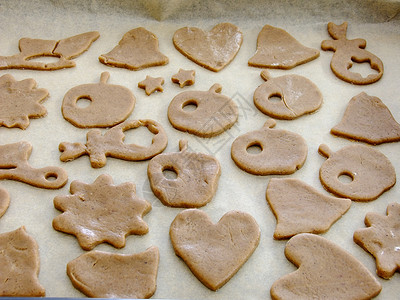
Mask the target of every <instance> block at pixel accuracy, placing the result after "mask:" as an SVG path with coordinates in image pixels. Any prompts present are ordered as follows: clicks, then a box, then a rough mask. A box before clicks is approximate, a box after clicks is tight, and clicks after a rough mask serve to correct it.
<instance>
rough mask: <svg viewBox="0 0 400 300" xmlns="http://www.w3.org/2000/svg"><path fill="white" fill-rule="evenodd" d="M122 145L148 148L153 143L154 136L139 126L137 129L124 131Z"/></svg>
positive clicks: (145, 128)
mask: <svg viewBox="0 0 400 300" xmlns="http://www.w3.org/2000/svg"><path fill="white" fill-rule="evenodd" d="M124 135H125V137H124V144H126V145H132V144H133V145H138V146H143V147H150V146H151V144H152V143H153V138H154V134H152V133H151V132H150V131H149V130H148V129H147V127H146V126H139V127H137V128H133V129H129V130H126V131H124Z"/></svg>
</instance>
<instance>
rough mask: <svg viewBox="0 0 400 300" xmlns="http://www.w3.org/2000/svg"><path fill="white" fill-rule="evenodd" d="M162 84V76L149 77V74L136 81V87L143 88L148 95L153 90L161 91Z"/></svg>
mask: <svg viewBox="0 0 400 300" xmlns="http://www.w3.org/2000/svg"><path fill="white" fill-rule="evenodd" d="M163 84H164V78H162V77H151V76H146V79H145V80H143V81H140V82H139V83H138V87H140V88H141V89H144V90H145V92H146V95H147V96H149V95H151V94H152V93H154V92H155V91H159V92H163V91H164V89H163V87H162V85H163Z"/></svg>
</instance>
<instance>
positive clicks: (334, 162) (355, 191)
mask: <svg viewBox="0 0 400 300" xmlns="http://www.w3.org/2000/svg"><path fill="white" fill-rule="evenodd" d="M318 151H319V153H320V154H321V155H323V156H325V157H326V158H328V159H327V160H326V161H325V162H324V163H323V164H322V166H321V168H320V170H319V178H320V180H321V183H322V185H323V186H324V187H325V189H327V190H328V191H329V192H331V193H333V194H335V195H337V196H340V197H346V198H350V199H351V200H354V201H371V200H375V199H376V198H378V197H379V196H380V195H381V194H382V193H383V192H385V191H387V190H389V189H390V188H391V187H392V186H393V185H394V184H395V183H396V172H395V169H394V167H393V165H392V163H391V162H390V161H389V159H388V158H387V157H386V156H385V155H384V154H382V153H381V152H379V151H378V150H375V149H373V148H372V147H370V146H365V145H350V146H345V147H343V148H342V149H340V150H339V151H337V152H333V151H332V150H330V149H329V148H328V146H326V145H320V146H319V149H318ZM342 176H344V178H342ZM345 177H347V178H348V179H349V180H350V182H347V181H346V180H344V179H345Z"/></svg>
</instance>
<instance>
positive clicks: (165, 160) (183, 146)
mask: <svg viewBox="0 0 400 300" xmlns="http://www.w3.org/2000/svg"><path fill="white" fill-rule="evenodd" d="M187 147H188V144H187V141H186V140H181V141H179V150H180V152H178V153H164V154H160V155H157V156H156V157H154V158H153V159H152V160H151V161H150V162H149V165H148V168H147V174H148V176H149V180H150V186H151V189H152V190H153V192H154V194H155V195H156V196H157V198H158V199H160V200H161V202H162V203H163V204H164V205H167V206H172V207H201V206H204V205H206V204H207V203H208V202H210V201H211V199H212V197H213V196H214V194H215V192H216V190H217V186H218V180H219V176H220V174H221V166H220V164H219V162H218V160H217V159H216V158H215V157H213V156H210V155H207V154H204V153H192V152H189V151H187V150H188V149H187ZM165 170H170V171H172V172H174V173H175V174H176V176H177V177H176V178H175V179H169V178H167V177H165V175H164V173H163V172H164V171H165ZM189 191H190V192H189Z"/></svg>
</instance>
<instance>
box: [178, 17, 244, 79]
mask: <svg viewBox="0 0 400 300" xmlns="http://www.w3.org/2000/svg"><path fill="white" fill-rule="evenodd" d="M172 41H173V43H174V46H175V48H176V49H177V50H178V51H179V52H180V53H182V54H183V55H185V56H186V57H187V58H189V59H190V60H192V61H194V62H195V63H196V64H198V65H200V66H202V67H204V68H206V69H208V70H211V71H214V72H218V71H220V70H222V69H223V68H225V67H226V66H227V65H228V64H229V63H230V62H231V61H232V60H233V59H234V58H235V56H236V54H237V53H238V51H239V49H240V46H241V45H242V42H243V34H242V32H241V31H240V30H239V28H238V27H236V26H235V25H233V24H231V23H220V24H218V25H215V26H214V27H213V28H212V29H211V30H210V31H208V32H205V31H203V30H201V29H199V28H196V27H183V28H180V29H178V30H177V31H176V32H175V33H174V36H173V39H172Z"/></svg>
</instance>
